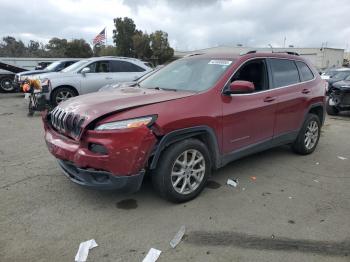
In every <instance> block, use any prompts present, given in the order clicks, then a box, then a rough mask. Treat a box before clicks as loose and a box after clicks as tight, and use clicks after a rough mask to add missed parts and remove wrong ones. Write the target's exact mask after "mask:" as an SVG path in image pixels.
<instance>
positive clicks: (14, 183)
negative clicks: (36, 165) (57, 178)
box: [0, 175, 54, 189]
mask: <svg viewBox="0 0 350 262" xmlns="http://www.w3.org/2000/svg"><path fill="white" fill-rule="evenodd" d="M39 176H50V177H54V175H35V176H31V177H26V178H23V179H20V180H18V181H16V182H13V183H9V184H7V185H4V186H1V187H0V189H4V188H9V187H11V186H14V185H16V184H19V183H22V182H25V181H27V180H30V179H33V178H37V177H39Z"/></svg>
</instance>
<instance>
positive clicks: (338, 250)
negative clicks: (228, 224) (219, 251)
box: [185, 231, 350, 256]
mask: <svg viewBox="0 0 350 262" xmlns="http://www.w3.org/2000/svg"><path fill="white" fill-rule="evenodd" d="M185 241H186V242H187V243H189V244H193V245H197V246H225V247H227V246H235V247H239V248H246V249H257V250H271V251H290V252H302V253H314V254H320V255H325V256H348V255H349V254H350V240H347V241H339V242H337V241H318V240H308V239H292V238H283V237H281V238H279V237H276V236H274V235H272V236H270V237H262V236H256V235H248V234H244V233H237V232H229V231H214V232H208V231H192V232H189V233H188V235H187V238H186V239H185Z"/></svg>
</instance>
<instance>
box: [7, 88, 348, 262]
mask: <svg viewBox="0 0 350 262" xmlns="http://www.w3.org/2000/svg"><path fill="white" fill-rule="evenodd" d="M26 113H27V109H26V104H25V103H24V100H23V96H22V95H19V94H0V137H1V138H0V140H1V143H0V178H1V182H0V261H11V262H12V261H36V262H38V261H74V256H75V254H76V252H77V250H78V247H79V243H80V242H82V241H86V240H89V239H92V238H93V239H95V240H96V242H97V243H98V245H99V246H98V247H96V248H94V249H92V250H91V251H90V253H89V257H88V261H142V259H143V258H144V257H145V255H146V254H147V252H148V250H149V249H150V248H152V247H154V248H157V249H159V250H162V254H161V256H160V258H159V260H158V261H349V260H350V219H349V218H350V190H349V187H350V172H349V171H350V139H349V134H350V114H348V115H342V116H337V117H327V119H326V123H325V126H324V127H323V129H322V134H321V140H320V143H319V145H318V148H317V149H316V151H315V152H314V153H313V154H311V155H308V156H299V155H296V154H294V153H293V152H292V151H291V150H290V149H289V147H287V146H284V147H279V148H276V149H272V150H269V151H266V152H262V153H259V154H256V155H253V156H250V157H246V158H244V159H241V160H238V161H236V162H233V163H231V164H229V165H227V166H226V167H224V168H222V169H220V170H218V171H216V172H215V173H214V175H213V177H212V178H211V182H210V183H208V186H207V188H206V189H205V190H204V191H203V192H202V194H201V195H200V196H199V197H198V198H196V199H194V200H193V201H191V202H188V203H184V204H172V203H169V202H166V201H164V200H163V199H161V198H160V197H158V196H157V195H156V194H155V193H154V192H153V190H152V185H151V183H150V179H146V181H144V184H143V186H142V189H141V191H139V192H137V193H135V194H130V195H124V194H118V193H116V192H99V191H94V190H89V189H85V188H82V187H79V186H77V185H75V184H73V183H72V182H71V181H69V180H68V179H67V178H66V177H65V176H64V175H62V173H61V171H60V170H59V168H58V166H57V164H56V162H55V160H54V158H53V157H52V156H51V155H50V154H49V152H48V150H47V148H46V146H45V143H44V139H43V129H42V124H41V119H40V116H39V114H37V115H35V116H34V117H27V115H26ZM338 156H339V157H344V158H347V159H344V158H342V159H341V158H339V157H338ZM228 178H233V179H238V182H239V183H238V186H237V187H230V186H228V185H226V181H227V179H228ZM181 225H185V226H186V235H185V237H184V239H183V240H182V241H181V242H180V244H179V245H178V246H177V247H176V249H172V248H171V247H170V245H169V242H170V240H171V239H172V238H173V236H174V235H175V234H176V232H177V231H178V230H179V229H180V227H181Z"/></svg>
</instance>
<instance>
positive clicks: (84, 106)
mask: <svg viewBox="0 0 350 262" xmlns="http://www.w3.org/2000/svg"><path fill="white" fill-rule="evenodd" d="M194 94H195V93H193V92H184V91H164V90H155V89H147V88H139V87H126V88H117V89H115V90H111V91H110V92H95V93H90V94H86V95H82V96H77V97H74V98H71V99H69V100H67V101H65V102H62V103H61V104H59V105H58V107H59V108H61V109H63V110H64V111H65V112H70V113H73V114H77V115H80V116H81V117H84V119H85V121H84V124H83V126H82V127H85V126H87V125H88V124H89V123H91V121H93V120H95V119H97V118H99V117H101V116H103V115H106V114H110V113H113V112H118V111H121V110H124V109H130V108H134V107H139V106H144V105H149V104H154V103H160V102H164V101H169V100H174V99H179V98H183V97H188V96H191V95H194Z"/></svg>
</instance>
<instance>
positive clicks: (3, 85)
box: [0, 76, 15, 93]
mask: <svg viewBox="0 0 350 262" xmlns="http://www.w3.org/2000/svg"><path fill="white" fill-rule="evenodd" d="M0 89H1V91H2V92H4V93H11V92H13V91H15V86H14V84H13V77H10V76H5V77H2V78H0Z"/></svg>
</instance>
